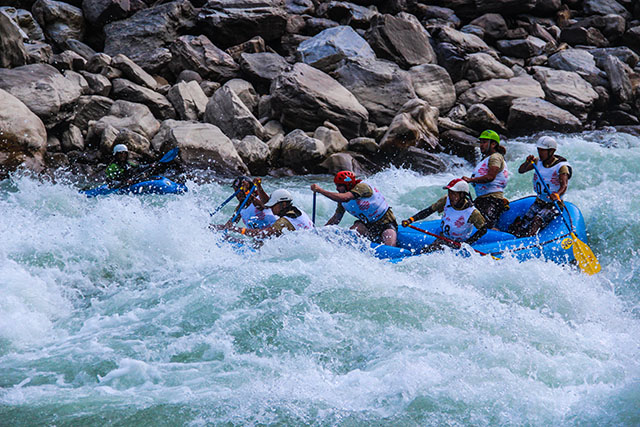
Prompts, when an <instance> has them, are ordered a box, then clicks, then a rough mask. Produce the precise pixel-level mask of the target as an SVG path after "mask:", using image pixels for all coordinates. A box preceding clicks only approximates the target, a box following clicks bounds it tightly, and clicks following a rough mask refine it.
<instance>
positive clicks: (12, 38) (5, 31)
mask: <svg viewBox="0 0 640 427" xmlns="http://www.w3.org/2000/svg"><path fill="white" fill-rule="evenodd" d="M26 63H27V51H26V49H25V48H24V45H23V43H22V35H21V34H20V31H19V29H18V28H16V26H15V25H14V24H13V22H12V21H11V19H9V17H8V16H6V15H5V14H4V13H2V12H0V68H12V67H19V66H20V65H25V64H26Z"/></svg>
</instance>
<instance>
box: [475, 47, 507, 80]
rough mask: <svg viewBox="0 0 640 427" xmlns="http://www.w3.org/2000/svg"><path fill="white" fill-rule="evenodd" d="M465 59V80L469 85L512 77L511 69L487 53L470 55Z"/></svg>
mask: <svg viewBox="0 0 640 427" xmlns="http://www.w3.org/2000/svg"><path fill="white" fill-rule="evenodd" d="M467 58H468V60H467V72H466V74H465V78H466V79H467V80H469V81H470V82H471V83H473V82H480V81H484V80H491V79H510V78H512V77H513V76H514V74H513V70H512V69H511V68H509V67H507V66H506V65H504V64H503V63H502V62H500V61H498V60H497V59H496V58H494V57H493V56H491V55H489V54H488V53H484V52H478V53H472V54H470V55H469V56H468V57H467Z"/></svg>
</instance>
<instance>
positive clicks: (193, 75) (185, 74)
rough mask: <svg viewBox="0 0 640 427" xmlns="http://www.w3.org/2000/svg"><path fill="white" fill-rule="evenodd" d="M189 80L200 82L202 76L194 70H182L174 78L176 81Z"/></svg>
mask: <svg viewBox="0 0 640 427" xmlns="http://www.w3.org/2000/svg"><path fill="white" fill-rule="evenodd" d="M190 81H195V82H198V83H200V82H202V77H200V74H198V73H197V72H196V71H192V70H182V71H181V72H180V74H178V77H177V78H176V82H190Z"/></svg>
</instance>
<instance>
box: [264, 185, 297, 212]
mask: <svg viewBox="0 0 640 427" xmlns="http://www.w3.org/2000/svg"><path fill="white" fill-rule="evenodd" d="M292 200H293V199H292V198H291V193H289V192H288V191H287V190H284V189H282V188H281V189H279V190H276V191H274V192H273V194H272V195H271V197H270V198H269V202H267V204H266V205H265V206H266V207H268V208H271V207H273V206H274V205H276V204H277V203H280V202H290V201H292Z"/></svg>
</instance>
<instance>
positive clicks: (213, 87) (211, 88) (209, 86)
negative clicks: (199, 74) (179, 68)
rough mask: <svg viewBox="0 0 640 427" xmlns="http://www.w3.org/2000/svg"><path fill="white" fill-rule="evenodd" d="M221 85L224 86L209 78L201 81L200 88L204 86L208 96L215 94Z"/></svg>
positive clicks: (203, 89) (203, 88)
mask: <svg viewBox="0 0 640 427" xmlns="http://www.w3.org/2000/svg"><path fill="white" fill-rule="evenodd" d="M220 86H222V85H221V84H220V83H218V82H210V81H209V80H203V81H201V82H200V88H202V91H203V92H204V94H205V95H207V97H210V96H213V94H214V93H215V92H216V91H217V90H218V89H220Z"/></svg>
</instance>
